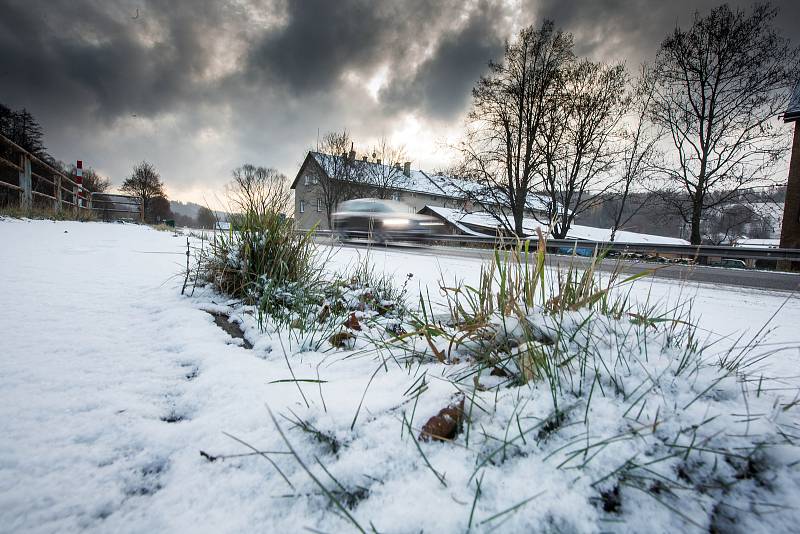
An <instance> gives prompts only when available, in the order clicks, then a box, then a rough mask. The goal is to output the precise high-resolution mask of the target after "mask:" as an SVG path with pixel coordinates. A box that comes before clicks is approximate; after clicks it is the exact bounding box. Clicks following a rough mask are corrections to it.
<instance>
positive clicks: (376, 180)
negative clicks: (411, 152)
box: [363, 138, 406, 198]
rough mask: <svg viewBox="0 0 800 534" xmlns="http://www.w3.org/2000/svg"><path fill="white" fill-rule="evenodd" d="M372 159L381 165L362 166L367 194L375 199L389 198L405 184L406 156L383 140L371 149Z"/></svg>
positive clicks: (399, 149) (399, 148) (401, 150)
mask: <svg viewBox="0 0 800 534" xmlns="http://www.w3.org/2000/svg"><path fill="white" fill-rule="evenodd" d="M372 158H373V159H374V160H376V161H380V162H381V165H371V164H367V165H363V168H364V171H363V174H364V176H363V182H364V185H365V186H366V188H367V189H368V191H369V194H370V195H371V196H373V197H376V198H389V197H390V195H391V194H392V192H393V191H395V190H396V189H397V188H398V187H401V186H402V185H403V183H404V182H405V175H404V174H403V165H404V163H405V159H406V154H405V151H404V150H403V148H401V147H395V146H392V145H391V144H390V143H389V142H388V141H387V140H386V139H385V138H383V139H381V141H380V143H379V144H378V146H376V147H375V148H373V149H372Z"/></svg>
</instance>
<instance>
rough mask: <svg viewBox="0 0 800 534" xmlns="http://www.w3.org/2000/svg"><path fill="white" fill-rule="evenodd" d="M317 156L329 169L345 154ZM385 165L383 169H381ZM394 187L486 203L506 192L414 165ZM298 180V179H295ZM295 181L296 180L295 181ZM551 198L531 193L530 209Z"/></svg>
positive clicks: (363, 165) (362, 165)
mask: <svg viewBox="0 0 800 534" xmlns="http://www.w3.org/2000/svg"><path fill="white" fill-rule="evenodd" d="M310 154H311V155H312V156H313V157H314V159H315V160H316V161H317V163H319V165H320V166H321V167H322V168H323V170H327V169H329V168H331V166H332V160H333V159H334V158H342V157H343V156H333V155H330V154H323V153H321V152H310ZM354 163H355V166H356V169H357V170H359V171H362V172H363V171H365V170H366V169H369V170H370V172H373V173H375V172H376V171H377V174H383V176H388V175H389V173H390V172H397V171H396V170H395V169H393V168H392V166H391V165H386V164H383V163H377V162H374V161H364V160H360V159H357V160H355V162H354ZM381 167H382V169H380V168H381ZM393 182H394V188H395V189H398V190H402V191H409V192H412V193H423V194H428V195H437V196H443V197H447V198H453V199H464V198H465V197H471V198H473V199H476V200H478V201H480V202H485V203H487V204H494V203H495V200H494V199H495V198H499V199H501V200H502V198H503V193H502V192H495V194H494V195H491V194H490V193H489V192H488V191H486V186H484V185H482V184H479V183H477V182H472V181H469V180H464V179H462V178H455V177H453V176H446V175H443V174H433V173H430V174H428V173H426V172H425V171H422V170H420V169H411V170H410V172H409V175H408V176H406V175H405V174H403V173H402V171H401V172H400V173H399V175H398V176H397V178H396V179H393ZM295 183H296V181H295ZM293 185H294V184H293ZM549 203H550V201H549V199H547V198H546V197H542V196H539V195H528V198H527V200H526V205H527V208H528V209H529V210H533V211H546V210H547V206H548V205H549Z"/></svg>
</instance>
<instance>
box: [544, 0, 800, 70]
mask: <svg viewBox="0 0 800 534" xmlns="http://www.w3.org/2000/svg"><path fill="white" fill-rule="evenodd" d="M722 3H724V2H723V0H716V1H709V0H670V1H666V2H664V1H653V0H587V1H582V2H565V1H563V0H529V2H528V12H529V13H531V14H535V17H536V19H538V20H541V19H545V18H546V19H550V20H553V21H554V22H555V24H556V26H557V27H560V28H562V29H564V30H566V31H569V32H572V33H573V34H574V35H575V51H576V53H578V54H579V55H589V56H596V57H594V59H606V60H614V61H626V62H627V64H628V65H629V67H633V66H635V65H637V64H639V63H641V62H643V61H651V60H652V59H653V58H654V57H655V54H656V52H657V51H658V48H659V46H660V44H661V42H662V41H663V40H664V38H665V37H666V36H667V35H668V34H669V33H670V32H671V31H672V30H673V29H674V28H675V27H676V25H680V26H681V27H684V28H685V27H688V26H690V25H691V23H692V17H693V16H694V13H695V12H699V13H700V14H701V15H704V14H705V13H707V12H708V11H710V10H711V9H713V8H714V7H716V6H719V5H721V4H722ZM729 4H730V5H731V6H732V7H734V8H742V9H745V10H746V11H747V10H749V8H750V6H751V4H752V2H751V1H750V0H743V1H734V2H729ZM773 5H774V6H776V7H777V8H778V13H779V14H778V16H777V18H776V20H775V24H776V26H777V27H778V30H779V31H780V32H781V33H782V34H783V35H784V37H787V38H790V39H792V40H793V41H794V43H795V44H797V43H798V38H800V25H798V24H797V21H798V20H800V2H797V1H794V0H785V1H776V2H773Z"/></svg>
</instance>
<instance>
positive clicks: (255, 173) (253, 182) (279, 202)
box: [226, 163, 292, 216]
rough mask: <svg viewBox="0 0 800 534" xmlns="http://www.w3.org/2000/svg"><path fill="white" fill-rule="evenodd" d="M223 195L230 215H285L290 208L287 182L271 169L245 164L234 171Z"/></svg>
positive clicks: (290, 198)
mask: <svg viewBox="0 0 800 534" xmlns="http://www.w3.org/2000/svg"><path fill="white" fill-rule="evenodd" d="M232 174H233V180H231V182H230V183H229V184H228V185H227V187H226V193H227V197H228V201H229V203H230V206H229V208H230V211H231V212H232V213H250V214H255V215H259V216H260V215H276V214H286V213H288V212H289V210H290V207H291V200H292V196H291V190H290V188H289V179H288V178H287V177H286V176H285V175H283V174H281V173H280V172H278V171H276V170H275V169H273V168H267V167H256V166H255V165H251V164H249V163H246V164H244V165H242V166H241V167H237V168H236V169H234V170H233V173H232Z"/></svg>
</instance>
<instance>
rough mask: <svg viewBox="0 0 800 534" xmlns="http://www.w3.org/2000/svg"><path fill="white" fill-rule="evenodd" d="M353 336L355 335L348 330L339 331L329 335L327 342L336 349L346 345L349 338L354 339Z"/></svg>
mask: <svg viewBox="0 0 800 534" xmlns="http://www.w3.org/2000/svg"><path fill="white" fill-rule="evenodd" d="M355 337H356V336H354V335H353V334H351V333H350V332H339V333H338V334H333V335H332V336H331V337H329V338H328V342H329V343H330V344H331V345H333V346H334V347H336V348H337V349H343V348H345V347H346V346H347V342H348V341H349V340H351V339H355Z"/></svg>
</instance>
